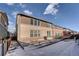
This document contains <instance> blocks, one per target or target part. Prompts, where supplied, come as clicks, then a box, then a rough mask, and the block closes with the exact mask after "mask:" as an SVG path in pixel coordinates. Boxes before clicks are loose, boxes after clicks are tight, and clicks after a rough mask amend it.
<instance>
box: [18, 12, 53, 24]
mask: <svg viewBox="0 0 79 59" xmlns="http://www.w3.org/2000/svg"><path fill="white" fill-rule="evenodd" d="M17 15H21V16H25V17H30V18H34V19H37V20H40V21H43V22H47V23H50V24H53V23H52V22H49V21H46V20H45V19H40V18H37V17H35V16H31V15H27V14H24V13H18V14H17Z"/></svg>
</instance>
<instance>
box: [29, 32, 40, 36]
mask: <svg viewBox="0 0 79 59" xmlns="http://www.w3.org/2000/svg"><path fill="white" fill-rule="evenodd" d="M39 36H40V31H39V30H31V31H30V37H39Z"/></svg>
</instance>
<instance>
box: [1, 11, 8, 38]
mask: <svg viewBox="0 0 79 59" xmlns="http://www.w3.org/2000/svg"><path fill="white" fill-rule="evenodd" d="M7 32H8V17H7V14H6V13H5V12H3V11H0V39H2V38H5V37H7Z"/></svg>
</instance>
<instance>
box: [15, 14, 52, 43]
mask: <svg viewBox="0 0 79 59" xmlns="http://www.w3.org/2000/svg"><path fill="white" fill-rule="evenodd" d="M16 28H17V30H16V31H17V39H18V40H19V41H21V42H28V43H29V42H31V41H43V40H51V39H53V37H52V36H53V34H52V23H51V22H47V21H45V20H42V19H38V18H36V17H33V16H29V15H25V14H22V13H21V14H17V19H16ZM46 38H47V39H46Z"/></svg>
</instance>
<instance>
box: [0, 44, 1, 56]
mask: <svg viewBox="0 0 79 59" xmlns="http://www.w3.org/2000/svg"><path fill="white" fill-rule="evenodd" d="M0 56H1V44H0Z"/></svg>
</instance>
